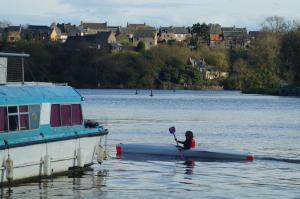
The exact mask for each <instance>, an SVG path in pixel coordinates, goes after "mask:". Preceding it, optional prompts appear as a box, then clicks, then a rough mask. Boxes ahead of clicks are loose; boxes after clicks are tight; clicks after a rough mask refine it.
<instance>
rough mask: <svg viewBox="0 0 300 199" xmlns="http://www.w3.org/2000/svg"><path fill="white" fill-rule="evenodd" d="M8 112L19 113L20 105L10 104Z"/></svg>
mask: <svg viewBox="0 0 300 199" xmlns="http://www.w3.org/2000/svg"><path fill="white" fill-rule="evenodd" d="M8 113H18V107H17V106H9V107H8Z"/></svg>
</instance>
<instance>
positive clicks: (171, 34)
mask: <svg viewBox="0 0 300 199" xmlns="http://www.w3.org/2000/svg"><path fill="white" fill-rule="evenodd" d="M191 36H192V35H191V34H190V33H189V30H188V29H187V28H186V27H174V26H170V27H160V28H159V31H158V42H160V43H163V42H168V41H177V42H182V41H185V40H186V39H187V38H189V37H191Z"/></svg>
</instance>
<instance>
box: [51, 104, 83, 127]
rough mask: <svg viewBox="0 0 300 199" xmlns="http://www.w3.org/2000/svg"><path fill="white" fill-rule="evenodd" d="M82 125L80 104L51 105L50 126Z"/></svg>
mask: <svg viewBox="0 0 300 199" xmlns="http://www.w3.org/2000/svg"><path fill="white" fill-rule="evenodd" d="M81 124H82V112H81V105H80V104H52V105H51V116H50V126H51V127H60V126H72V125H81Z"/></svg>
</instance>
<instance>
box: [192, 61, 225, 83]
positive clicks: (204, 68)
mask: <svg viewBox="0 0 300 199" xmlns="http://www.w3.org/2000/svg"><path fill="white" fill-rule="evenodd" d="M189 62H190V64H191V65H192V66H193V67H198V68H199V71H200V72H201V73H202V76H203V78H204V79H206V80H213V79H220V78H227V77H228V76H229V73H228V72H223V71H219V70H218V69H217V67H216V66H211V65H207V64H206V62H205V60H204V59H201V58H200V59H193V58H190V59H189Z"/></svg>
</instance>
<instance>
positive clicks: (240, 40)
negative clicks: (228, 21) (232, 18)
mask: <svg viewBox="0 0 300 199" xmlns="http://www.w3.org/2000/svg"><path fill="white" fill-rule="evenodd" d="M222 35H223V39H224V45H225V48H229V49H233V48H244V47H245V45H246V40H247V29H246V28H236V27H235V26H233V27H224V28H222Z"/></svg>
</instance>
